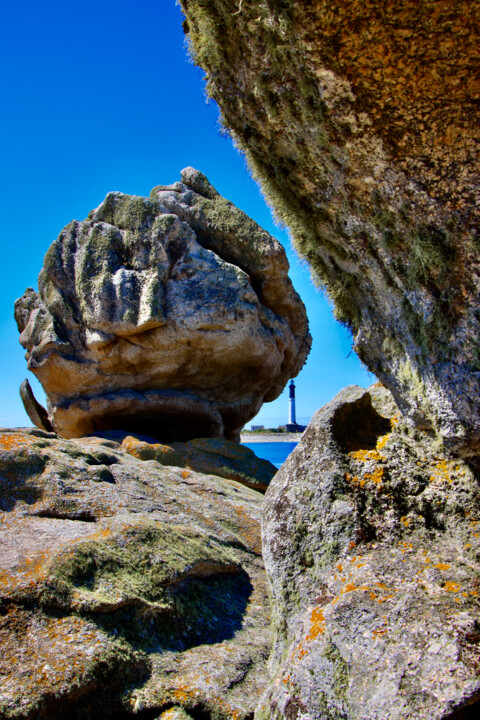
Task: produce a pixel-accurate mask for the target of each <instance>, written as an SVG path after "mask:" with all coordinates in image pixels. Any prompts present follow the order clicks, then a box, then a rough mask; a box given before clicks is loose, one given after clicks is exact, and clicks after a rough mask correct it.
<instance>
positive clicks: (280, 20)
mask: <svg viewBox="0 0 480 720" xmlns="http://www.w3.org/2000/svg"><path fill="white" fill-rule="evenodd" d="M181 5H182V7H183V10H184V12H185V14H186V29H187V31H188V33H189V38H190V41H191V44H192V47H193V51H194V57H195V59H196V61H197V62H198V63H199V64H200V65H201V66H202V67H203V68H204V69H205V71H206V74H207V78H208V90H209V93H210V94H211V96H212V97H213V98H214V99H215V100H216V101H217V103H218V105H219V106H220V109H221V112H222V114H223V118H224V122H225V124H226V126H227V127H228V128H229V129H230V130H231V132H232V135H233V137H234V139H235V141H236V143H237V145H239V146H240V147H241V148H242V149H243V150H244V151H245V153H246V156H247V159H248V161H249V163H250V166H251V167H252V169H253V171H254V173H255V174H256V176H257V177H258V179H259V180H260V182H261V184H262V188H263V190H264V192H265V194H266V196H267V198H268V199H269V200H270V201H271V203H272V205H273V207H274V209H275V210H276V212H277V213H278V215H279V217H280V218H281V219H282V220H283V221H284V222H285V223H286V224H287V225H288V226H289V227H290V229H291V230H292V233H293V236H294V240H295V242H296V245H297V247H298V249H299V251H300V252H301V253H302V254H303V256H304V257H305V258H306V260H307V261H308V263H309V264H310V266H311V268H312V269H313V272H314V274H315V275H316V276H317V277H318V278H319V280H320V281H321V283H322V284H324V285H325V286H326V289H327V291H328V294H329V295H330V297H331V299H332V300H333V302H334V304H335V307H336V310H335V312H336V315H337V317H338V318H339V319H340V320H341V321H343V322H344V323H346V324H347V325H348V326H349V327H350V328H351V329H352V332H353V335H354V341H355V348H356V351H357V353H358V354H359V356H360V357H361V359H362V360H363V361H364V362H365V363H366V364H367V365H368V367H369V368H370V369H371V370H372V371H373V372H374V373H375V375H377V377H379V378H380V379H381V380H382V382H383V383H384V384H385V385H386V386H388V387H389V388H390V389H391V391H392V393H393V394H394V396H395V399H396V401H397V404H398V405H399V407H400V408H401V410H402V412H403V413H404V414H408V415H409V416H410V417H411V418H413V419H414V421H415V423H416V424H417V425H418V426H419V427H425V428H426V427H433V428H434V429H435V430H436V432H437V433H438V434H439V435H440V436H442V437H444V438H445V442H446V444H447V445H448V447H450V448H451V449H453V450H454V451H455V452H457V453H460V454H462V455H465V456H468V455H470V456H474V455H479V454H480V451H479V448H480V405H479V403H478V397H479V395H480V362H479V343H478V338H479V336H480V326H479V322H480V321H479V318H480V304H479V298H480V292H479V291H480V278H479V275H480V273H479V270H480V261H479V253H480V242H479V233H478V227H479V212H478V211H479V207H480V193H479V188H480V182H479V165H478V154H479V144H480V143H479V140H480V123H479V116H478V101H479V98H480V84H479V77H480V58H479V55H478V51H477V48H478V45H479V42H480V38H479V28H480V23H479V14H478V5H477V4H472V3H471V2H469V1H468V0H457V1H456V2H454V3H452V2H450V0H424V1H423V2H421V3H419V2H417V1H416V0H399V1H398V2H378V0H365V1H364V2H363V1H362V2H358V0H346V1H345V2H342V3H336V4H334V5H332V3H331V2H328V1H327V0H315V1H314V2H291V0H240V1H239V0H182V2H181Z"/></svg>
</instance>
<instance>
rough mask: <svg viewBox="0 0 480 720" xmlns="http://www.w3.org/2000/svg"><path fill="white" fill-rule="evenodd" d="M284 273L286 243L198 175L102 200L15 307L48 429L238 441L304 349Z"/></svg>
mask: <svg viewBox="0 0 480 720" xmlns="http://www.w3.org/2000/svg"><path fill="white" fill-rule="evenodd" d="M287 273H288V261H287V259H286V255H285V252H284V250H283V248H282V246H281V245H280V243H278V241H277V240H275V239H274V238H273V237H272V236H271V235H269V234H268V233H267V232H266V231H264V230H262V229H261V228H260V227H259V226H258V225H257V224H256V223H255V222H253V220H251V219H250V218H248V217H247V216H246V215H245V214H244V213H243V212H242V211H240V210H239V209H238V208H236V207H235V206H234V205H233V204H232V203H230V202H229V201H227V200H225V199H224V198H222V197H221V196H220V195H219V194H218V193H217V192H216V190H215V189H214V188H213V187H212V186H211V185H210V183H209V182H208V180H207V179H206V178H205V176H204V175H202V174H201V173H199V172H198V171H196V170H194V169H193V168H187V169H186V170H184V171H183V172H182V182H177V183H175V184H174V185H171V186H159V187H157V188H155V189H154V190H153V191H152V193H151V197H150V198H149V199H148V198H144V197H137V196H129V195H122V194H121V193H118V192H114V193H110V194H109V195H107V197H106V199H105V201H104V202H103V203H102V204H101V205H100V206H99V207H98V208H97V209H96V210H94V211H92V212H91V213H90V215H89V217H88V219H87V220H85V221H83V222H77V221H73V222H72V223H70V225H68V226H67V227H66V228H65V229H64V230H63V231H62V232H61V233H60V235H59V237H58V239H57V240H56V241H55V242H54V243H53V244H52V245H51V247H50V248H49V250H48V252H47V254H46V256H45V260H44V265H43V269H42V271H41V273H40V276H39V281H38V286H39V290H38V293H37V292H35V291H34V290H32V289H31V288H29V289H28V290H27V291H26V292H25V294H24V295H23V297H22V298H20V299H19V300H18V301H17V302H16V305H15V318H16V320H17V324H18V328H19V331H20V333H21V336H20V342H21V343H22V345H23V346H24V347H25V348H26V350H27V358H28V367H29V369H30V370H32V372H34V374H35V375H36V376H37V378H38V379H39V380H40V382H41V383H42V385H43V387H44V389H45V392H46V394H47V397H48V411H49V422H51V423H52V426H53V428H54V429H55V431H56V432H58V433H59V434H61V435H63V436H64V437H69V438H71V437H79V436H82V435H86V434H89V433H93V432H95V431H98V430H101V431H103V430H108V429H110V428H114V429H125V430H128V431H131V432H137V433H143V434H147V435H149V436H154V437H157V438H160V439H162V440H167V441H171V440H176V441H183V440H189V439H191V438H194V437H219V438H221V437H226V438H229V439H234V440H237V439H238V434H239V430H240V429H241V428H242V427H243V425H244V424H245V423H246V422H247V421H248V420H249V419H251V418H252V417H253V416H254V415H255V414H256V413H257V412H258V410H259V408H260V407H261V405H262V403H263V402H264V401H269V400H273V399H274V398H276V397H277V396H278V395H279V394H280V393H281V391H282V390H283V388H284V386H285V384H286V382H287V381H288V379H289V378H290V377H292V376H295V375H297V374H298V372H299V371H300V369H301V368H302V366H303V364H304V362H305V358H306V356H307V354H308V351H309V348H310V343H311V338H310V335H309V333H308V322H307V318H306V313H305V308H304V305H303V303H302V302H301V300H300V298H299V296H298V294H297V293H296V292H295V290H294V289H293V287H292V284H291V282H290V280H289V278H288V274H287Z"/></svg>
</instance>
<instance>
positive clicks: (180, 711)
mask: <svg viewBox="0 0 480 720" xmlns="http://www.w3.org/2000/svg"><path fill="white" fill-rule="evenodd" d="M130 440H132V438H130ZM138 443H140V441H138ZM143 444H144V445H145V443H143ZM127 446H128V443H127ZM143 449H144V448H143ZM157 449H158V445H157ZM178 451H179V449H178V448H177V452H178ZM197 454H198V449H197ZM224 465H228V460H224ZM227 472H228V471H227ZM219 474H221V473H219V471H218V468H217V469H216V476H213V475H206V474H200V473H198V472H195V471H193V470H190V469H187V468H183V469H182V468H178V467H167V466H165V464H162V463H160V462H158V460H157V459H155V458H154V457H152V458H147V457H145V458H144V459H142V457H141V452H132V448H131V447H128V448H127V451H126V449H125V445H122V444H121V443H120V442H119V441H118V440H113V439H111V438H110V439H108V438H106V437H90V438H84V439H78V440H64V439H62V438H58V437H57V436H56V435H54V434H53V433H47V432H45V431H41V430H37V429H32V430H16V431H15V430H10V431H3V432H2V433H0V520H1V522H0V567H1V571H0V643H1V648H2V652H1V657H0V717H2V718H5V720H65V719H66V718H69V719H71V720H99V718H102V719H104V720H109V719H111V720H118V719H120V718H121V719H122V720H127V718H130V717H131V718H134V717H138V718H152V719H153V718H157V717H161V718H162V719H163V720H167V718H169V719H170V720H174V719H176V720H187V719H188V718H204V717H205V718H207V717H208V718H218V720H247V718H251V717H252V716H253V711H254V708H255V705H256V704H257V702H258V700H259V697H260V695H261V693H262V691H263V690H264V687H265V682H266V671H265V667H266V660H267V657H268V654H269V651H270V632H269V625H270V618H269V603H268V598H267V588H266V578H265V573H264V569H263V563H262V559H261V539H260V513H261V510H262V504H263V496H262V495H261V494H260V493H259V492H257V491H256V490H253V489H251V488H248V487H244V486H243V485H241V484H239V483H237V482H235V481H233V480H226V479H222V478H221V477H218V475H219Z"/></svg>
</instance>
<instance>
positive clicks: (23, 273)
mask: <svg viewBox="0 0 480 720" xmlns="http://www.w3.org/2000/svg"><path fill="white" fill-rule="evenodd" d="M181 20H182V18H181V13H180V9H179V8H178V6H176V5H175V2H174V0H135V2H133V0H129V1H127V0H115V2H114V1H113V0H100V2H98V0H97V2H93V1H92V0H83V2H81V3H65V2H64V1H62V2H60V0H46V2H43V3H39V2H38V0H36V1H35V2H33V1H32V0H26V1H24V2H22V3H15V4H14V3H12V2H10V3H8V4H7V3H3V4H2V8H1V10H0V67H2V69H3V74H2V77H1V78H0V83H1V87H0V91H1V97H2V108H3V109H2V112H1V113H0V138H1V158H2V169H3V172H2V174H1V179H0V183H1V187H0V198H1V200H0V232H1V247H2V263H1V265H0V273H1V278H0V293H1V298H0V308H1V315H0V340H1V347H2V353H1V356H0V378H1V382H2V393H1V397H2V403H1V409H0V425H3V426H16V425H29V424H30V422H29V420H28V418H27V416H26V415H25V412H24V410H23V407H22V404H21V401H20V398H19V395H18V388H19V385H20V383H21V382H22V380H23V379H24V378H25V377H27V376H29V379H30V381H31V382H32V386H33V387H34V389H35V392H36V394H37V396H38V398H39V400H42V399H43V397H44V396H43V395H42V391H41V388H40V386H39V385H38V383H36V381H35V378H33V376H32V374H31V373H29V372H28V371H27V369H26V362H25V360H24V354H23V349H22V348H21V347H20V345H19V344H18V333H17V329H16V326H15V323H14V320H13V304H14V301H15V299H16V298H17V297H19V296H20V295H22V293H23V292H24V290H25V288H26V287H28V286H33V287H36V281H37V276H38V272H39V270H40V268H41V265H42V261H43V256H44V254H45V252H46V250H47V248H48V246H49V245H50V243H51V242H52V241H53V240H54V239H55V238H56V236H57V235H58V233H59V232H60V230H61V229H62V227H64V226H65V225H66V224H67V223H69V222H70V221H71V220H72V219H78V220H82V219H84V218H85V217H86V216H87V214H88V212H89V211H90V210H91V209H92V208H94V207H96V206H97V205H98V204H99V203H100V202H101V201H102V200H103V198H104V197H105V195H106V193H107V192H109V191H110V190H120V191H121V192H125V193H134V194H139V195H147V194H148V193H149V192H150V189H151V188H152V187H154V186H155V185H158V184H160V183H162V184H163V183H171V182H174V181H175V180H177V179H179V173H180V170H181V169H182V168H183V167H186V166H187V165H193V166H194V167H196V168H198V169H199V170H201V171H202V172H203V173H205V175H207V177H208V178H209V180H210V181H211V182H212V183H213V184H214V185H215V187H216V188H217V189H218V191H219V192H220V193H222V195H224V196H225V197H227V198H229V199H230V200H232V201H233V202H234V203H235V204H236V205H238V207H240V208H242V210H244V211H245V212H246V213H248V214H249V215H250V216H251V217H252V218H254V219H255V220H256V221H257V222H258V223H259V224H260V225H262V226H263V227H265V228H266V229H267V230H268V231H269V232H271V233H272V234H273V235H275V236H276V237H277V238H278V239H279V240H280V241H281V242H282V244H283V245H284V246H285V248H286V250H287V254H288V257H289V260H290V264H291V273H290V274H291V277H292V280H293V282H294V285H295V287H296V289H297V290H298V292H299V293H300V295H301V297H302V299H303V301H304V302H305V304H306V306H307V312H308V315H309V320H310V326H311V333H312V335H313V348H312V351H311V353H310V356H309V359H308V361H307V364H306V366H305V368H304V369H303V370H302V372H301V374H300V375H299V377H298V378H297V380H296V384H297V420H298V421H299V422H301V421H307V420H308V419H309V418H310V417H311V415H312V414H313V413H314V412H315V410H317V409H318V408H319V407H320V406H321V405H322V404H324V403H325V402H327V401H328V400H330V399H331V397H332V396H333V395H334V394H335V393H336V392H337V391H338V390H340V389H341V388H342V387H344V386H345V385H347V384H350V383H356V384H359V385H362V386H364V387H365V386H367V385H368V384H369V383H370V382H372V381H373V379H374V378H373V376H372V375H371V374H370V373H367V372H366V370H365V369H364V368H362V366H361V364H360V362H359V360H358V359H357V358H356V356H355V355H354V353H351V352H350V350H351V339H350V337H349V334H348V332H347V331H346V330H345V329H344V328H342V327H340V326H339V325H338V323H336V322H335V321H334V319H333V317H332V313H331V310H330V308H329V307H328V304H327V302H326V301H325V299H324V298H323V297H322V294H321V293H320V292H318V290H316V289H315V288H314V286H313V284H312V283H311V281H310V279H309V273H308V270H307V269H306V268H305V267H304V266H303V265H302V263H300V262H299V261H298V260H297V258H296V257H295V255H294V253H293V251H292V250H291V245H290V241H289V239H288V235H287V233H286V231H284V230H281V229H279V228H278V227H276V226H275V224H274V222H273V219H272V215H271V212H270V210H269V208H268V207H267V206H266V204H265V202H264V200H263V198H262V195H261V193H260V191H259V189H258V187H257V185H256V184H255V182H254V181H253V180H252V178H251V177H250V175H249V173H248V170H247V168H246V166H245V162H244V160H243V158H242V156H241V155H240V154H239V153H238V152H237V151H236V150H235V148H234V147H233V145H232V143H231V141H230V140H229V139H228V138H225V137H224V136H222V135H221V133H220V130H219V124H218V110H217V108H216V106H215V104H214V103H211V102H210V103H207V102H206V99H205V94H204V85H203V81H202V77H203V73H202V71H201V70H200V69H198V68H196V67H195V66H194V65H193V64H192V63H191V62H190V61H189V59H188V56H187V52H186V48H185V42H184V36H183V31H182V28H181ZM287 411H288V390H285V391H284V393H283V394H282V396H281V398H279V399H278V400H276V401H274V402H273V403H268V404H265V405H264V406H263V408H262V410H261V412H260V414H259V415H258V416H257V418H256V419H255V421H254V422H255V423H263V424H266V425H276V424H278V423H281V422H285V421H286V416H287Z"/></svg>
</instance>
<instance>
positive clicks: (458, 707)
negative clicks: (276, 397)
mask: <svg viewBox="0 0 480 720" xmlns="http://www.w3.org/2000/svg"><path fill="white" fill-rule="evenodd" d="M384 392H386V391H384ZM374 394H375V395H376V396H377V399H376V400H375V399H374V404H375V406H376V407H380V406H381V405H383V407H384V408H385V407H386V403H385V400H384V401H381V398H379V397H378V396H379V395H381V391H380V390H379V389H378V388H376V389H375V393H374ZM379 400H380V402H378V401H379ZM387 402H388V401H387ZM392 412H394V411H393V410H392V409H391V408H390V411H389V412H388V414H389V415H391V414H392ZM479 508H480V488H479V483H478V479H477V478H476V477H475V475H474V474H473V473H472V471H471V470H470V468H469V467H468V465H467V464H466V463H465V462H464V461H463V460H458V459H456V460H452V459H451V458H448V457H446V456H445V455H443V454H442V452H441V451H440V449H439V447H438V443H435V441H434V439H433V438H432V437H431V436H430V435H427V434H426V433H424V432H422V431H420V430H416V429H412V428H411V427H410V426H408V425H407V424H405V422H404V421H400V422H398V415H397V417H396V418H395V417H394V418H392V419H388V418H385V417H382V416H381V415H379V414H378V413H377V411H376V410H375V409H374V408H373V407H372V404H371V397H370V395H369V393H368V392H366V391H364V390H362V389H361V388H358V387H355V386H351V387H349V388H346V389H345V390H343V391H342V392H341V393H339V394H338V395H337V396H336V397H335V398H334V400H332V402H331V403H329V404H328V405H326V406H325V407H324V408H322V409H321V410H319V411H318V412H317V413H316V415H315V416H314V418H313V419H312V421H311V423H310V425H309V427H308V429H307V430H306V432H305V434H304V436H303V438H302V440H301V442H300V443H299V445H298V446H297V448H296V449H295V450H294V452H293V453H292V454H291V455H290V456H289V458H288V459H287V461H286V463H285V464H284V465H283V467H282V468H281V470H280V471H279V472H278V474H277V475H276V477H275V479H274V481H273V482H272V484H271V485H270V487H269V489H268V491H267V494H266V505H265V517H264V529H263V540H264V561H265V565H266V568H267V572H268V575H269V579H270V583H271V589H272V594H273V604H274V608H273V621H274V629H275V635H276V641H275V647H274V651H273V654H272V658H271V661H270V672H271V681H270V685H269V688H268V691H267V692H266V694H265V696H264V698H263V699H262V701H261V703H260V705H259V707H258V709H257V712H256V715H255V717H256V718H257V720H264V719H265V720H266V719H267V718H268V720H278V719H279V718H282V719H283V718H284V719H285V720H334V719H335V720H340V718H342V719H343V720H413V718H415V720H427V719H429V720H446V719H447V718H448V719H449V720H454V719H457V720H460V718H462V719H464V720H467V719H471V720H473V719H474V718H477V717H478V713H479V711H480V664H479V661H478V658H479V655H478V651H479V644H480V596H479V595H480V565H479V560H480V511H479Z"/></svg>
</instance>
